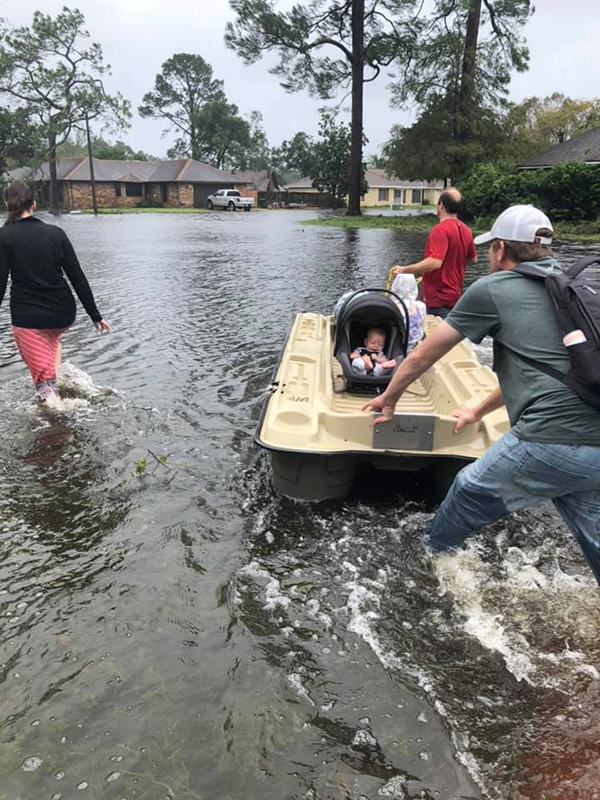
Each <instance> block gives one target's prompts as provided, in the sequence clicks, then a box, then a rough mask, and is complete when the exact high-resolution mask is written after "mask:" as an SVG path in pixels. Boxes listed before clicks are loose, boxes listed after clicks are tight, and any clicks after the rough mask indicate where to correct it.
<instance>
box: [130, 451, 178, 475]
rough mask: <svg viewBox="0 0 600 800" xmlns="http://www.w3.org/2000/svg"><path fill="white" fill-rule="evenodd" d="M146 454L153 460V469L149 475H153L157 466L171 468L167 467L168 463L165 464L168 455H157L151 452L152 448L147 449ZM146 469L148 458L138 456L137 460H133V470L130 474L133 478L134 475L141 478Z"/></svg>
mask: <svg viewBox="0 0 600 800" xmlns="http://www.w3.org/2000/svg"><path fill="white" fill-rule="evenodd" d="M146 455H147V456H151V457H152V458H153V459H154V462H155V464H154V469H153V470H152V472H151V473H150V475H154V473H155V472H156V470H157V469H158V468H159V467H164V468H165V469H168V470H170V469H171V467H169V465H168V464H167V459H168V456H166V455H165V454H164V453H163V454H161V455H159V456H157V455H156V454H155V453H153V452H152V450H148V451H147V454H146ZM147 471H148V459H147V458H138V460H137V461H136V462H135V465H134V470H133V472H132V473H131V475H132V477H134V478H135V477H137V478H142V477H143V476H144V475H146V473H147Z"/></svg>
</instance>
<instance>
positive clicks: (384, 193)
mask: <svg viewBox="0 0 600 800" xmlns="http://www.w3.org/2000/svg"><path fill="white" fill-rule="evenodd" d="M388 196H389V189H380V190H379V197H378V198H377V199H378V200H379V202H380V203H381V202H386V203H387V200H388Z"/></svg>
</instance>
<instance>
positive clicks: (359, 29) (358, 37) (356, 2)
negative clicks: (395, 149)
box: [346, 0, 365, 217]
mask: <svg viewBox="0 0 600 800" xmlns="http://www.w3.org/2000/svg"><path fill="white" fill-rule="evenodd" d="M364 27H365V0H352V131H351V137H352V138H351V142H350V164H349V186H350V191H349V197H348V210H347V211H346V216H348V217H357V216H360V188H361V177H362V148H363V88H364V83H363V81H364V69H365V65H364V60H363V44H364Z"/></svg>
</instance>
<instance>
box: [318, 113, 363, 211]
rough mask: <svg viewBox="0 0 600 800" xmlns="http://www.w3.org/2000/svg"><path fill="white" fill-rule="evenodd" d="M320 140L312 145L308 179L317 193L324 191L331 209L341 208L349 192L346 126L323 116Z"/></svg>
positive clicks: (348, 149) (348, 151)
mask: <svg viewBox="0 0 600 800" xmlns="http://www.w3.org/2000/svg"><path fill="white" fill-rule="evenodd" d="M319 135H320V137H321V138H320V140H319V141H318V142H317V143H316V144H315V146H314V161H313V165H312V170H311V172H310V177H311V178H312V185H313V186H314V187H315V188H316V189H318V190H319V191H320V192H328V193H329V194H330V196H331V201H332V204H333V207H334V208H337V207H338V206H339V205H342V204H343V202H344V200H345V198H346V197H347V195H348V191H349V178H348V161H349V154H350V137H351V131H350V126H349V125H346V124H344V123H343V122H340V123H336V122H335V119H334V117H333V116H332V115H331V114H323V115H322V116H321V121H320V123H319ZM368 188H369V187H368V185H367V182H366V179H365V165H364V164H363V165H362V182H361V194H365V193H366V192H367V190H368Z"/></svg>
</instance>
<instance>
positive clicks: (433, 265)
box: [394, 256, 444, 275]
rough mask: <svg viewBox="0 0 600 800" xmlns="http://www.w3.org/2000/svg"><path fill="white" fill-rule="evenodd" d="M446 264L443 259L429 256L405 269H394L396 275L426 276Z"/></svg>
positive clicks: (408, 265)
mask: <svg viewBox="0 0 600 800" xmlns="http://www.w3.org/2000/svg"><path fill="white" fill-rule="evenodd" d="M443 263H444V262H443V261H442V259H441V258H433V257H431V256H429V257H428V258H424V259H423V260H422V261H418V262H417V263H416V264H407V266H405V267H400V266H398V267H394V275H424V274H425V273H426V272H435V270H436V269H439V268H440V267H441V266H442V264H443Z"/></svg>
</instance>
